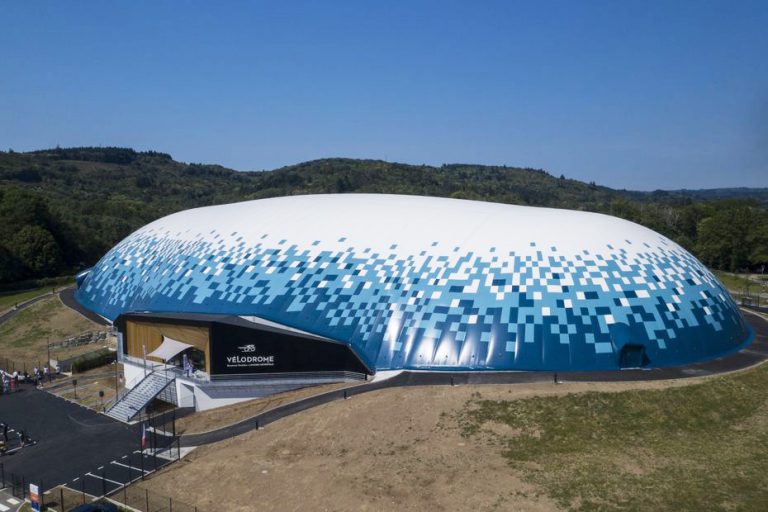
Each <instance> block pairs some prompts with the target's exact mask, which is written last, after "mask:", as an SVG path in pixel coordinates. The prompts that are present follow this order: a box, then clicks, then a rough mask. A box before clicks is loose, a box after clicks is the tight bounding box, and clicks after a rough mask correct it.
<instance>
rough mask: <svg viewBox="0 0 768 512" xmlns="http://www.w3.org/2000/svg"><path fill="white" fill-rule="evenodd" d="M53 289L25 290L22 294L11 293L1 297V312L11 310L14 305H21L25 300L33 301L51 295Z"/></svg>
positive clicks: (48, 287) (47, 287)
mask: <svg viewBox="0 0 768 512" xmlns="http://www.w3.org/2000/svg"><path fill="white" fill-rule="evenodd" d="M50 292H51V287H50V286H46V287H44V288H35V289H34V290H24V291H22V292H10V293H8V294H2V295H0V311H3V310H6V309H10V308H12V307H13V306H14V304H21V303H22V302H24V301H25V300H29V299H33V298H35V297H37V296H38V295H42V294H44V293H50Z"/></svg>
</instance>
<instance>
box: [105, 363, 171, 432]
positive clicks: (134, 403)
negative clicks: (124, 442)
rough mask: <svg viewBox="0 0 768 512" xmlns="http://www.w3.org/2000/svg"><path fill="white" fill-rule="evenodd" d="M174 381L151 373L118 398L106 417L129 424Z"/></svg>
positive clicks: (159, 374)
mask: <svg viewBox="0 0 768 512" xmlns="http://www.w3.org/2000/svg"><path fill="white" fill-rule="evenodd" d="M175 380H176V379H175V378H174V377H168V376H166V375H165V374H164V373H159V372H152V373H150V374H149V375H147V376H146V377H144V379H142V380H141V381H140V382H139V383H138V384H136V385H135V386H134V387H132V388H131V389H129V390H126V392H125V394H123V395H122V396H118V398H117V400H116V401H115V403H114V404H112V405H111V406H110V407H109V409H107V411H106V413H105V414H106V415H107V416H109V417H111V418H114V419H116V420H118V421H122V422H124V423H129V422H130V421H131V420H132V419H133V418H134V417H136V415H138V414H139V413H140V412H141V410H142V409H144V407H146V406H147V405H148V404H149V403H150V402H151V401H152V400H153V399H155V398H156V397H157V396H158V395H159V394H161V393H162V392H163V391H165V390H166V388H168V386H170V385H173V383H174V381H175Z"/></svg>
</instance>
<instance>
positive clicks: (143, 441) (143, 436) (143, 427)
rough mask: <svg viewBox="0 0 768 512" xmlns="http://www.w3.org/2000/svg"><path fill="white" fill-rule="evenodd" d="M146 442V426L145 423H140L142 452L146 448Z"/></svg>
mask: <svg viewBox="0 0 768 512" xmlns="http://www.w3.org/2000/svg"><path fill="white" fill-rule="evenodd" d="M147 440H148V436H147V424H146V423H142V424H141V449H142V450H143V449H145V448H146V447H147Z"/></svg>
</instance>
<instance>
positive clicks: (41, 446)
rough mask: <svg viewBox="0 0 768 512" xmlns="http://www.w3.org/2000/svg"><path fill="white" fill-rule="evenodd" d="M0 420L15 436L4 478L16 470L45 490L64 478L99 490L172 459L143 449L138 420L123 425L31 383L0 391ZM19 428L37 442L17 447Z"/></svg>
mask: <svg viewBox="0 0 768 512" xmlns="http://www.w3.org/2000/svg"><path fill="white" fill-rule="evenodd" d="M0 422H4V423H6V424H8V426H9V440H10V441H11V442H10V443H9V447H10V448H11V450H9V453H8V454H6V455H4V456H2V457H0V463H1V464H2V468H3V471H4V472H5V478H6V480H9V479H10V474H11V473H13V474H15V475H17V478H20V477H21V476H23V477H24V478H25V480H26V481H32V482H37V483H38V484H41V485H42V488H43V489H44V490H48V489H51V488H53V487H55V486H57V485H59V484H65V485H67V486H68V487H71V488H73V489H76V490H81V488H82V489H84V490H85V492H87V493H89V494H93V495H96V496H100V495H101V494H103V492H102V491H107V492H111V491H112V490H114V489H117V488H119V487H120V486H121V485H122V484H123V483H124V482H126V481H129V479H130V480H133V479H135V478H137V477H140V476H141V471H142V469H143V471H144V473H145V474H146V473H147V472H149V471H151V470H154V468H155V467H156V466H157V467H161V466H162V465H164V464H167V463H168V461H167V460H166V459H165V458H161V457H157V458H156V457H154V456H153V455H151V454H149V453H142V452H141V451H140V449H139V448H140V439H141V426H140V425H139V424H136V425H125V424H123V423H120V422H118V421H115V420H113V419H112V418H109V417H107V416H104V415H101V414H98V413H96V412H93V411H91V410H89V409H86V408H84V407H81V406H79V405H76V404H74V403H71V402H68V401H66V400H63V399H61V398H57V397H55V396H53V395H50V394H48V393H46V392H44V391H40V390H37V389H35V388H33V387H32V386H22V388H21V391H18V392H16V393H12V394H6V395H0ZM11 430H12V431H14V432H11ZM19 430H24V431H25V432H26V433H27V435H28V436H29V437H31V438H32V439H33V440H34V441H36V443H35V444H34V445H32V446H25V447H19V443H18V436H16V435H15V432H18V431H19ZM102 477H103V478H102Z"/></svg>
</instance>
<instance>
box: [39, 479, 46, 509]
mask: <svg viewBox="0 0 768 512" xmlns="http://www.w3.org/2000/svg"><path fill="white" fill-rule="evenodd" d="M44 489H45V488H44V487H43V481H42V480H40V487H39V489H38V492H39V493H40V510H45V490H44Z"/></svg>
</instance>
